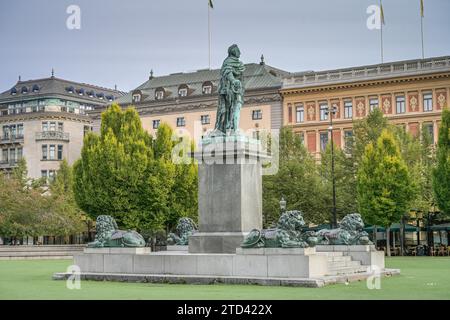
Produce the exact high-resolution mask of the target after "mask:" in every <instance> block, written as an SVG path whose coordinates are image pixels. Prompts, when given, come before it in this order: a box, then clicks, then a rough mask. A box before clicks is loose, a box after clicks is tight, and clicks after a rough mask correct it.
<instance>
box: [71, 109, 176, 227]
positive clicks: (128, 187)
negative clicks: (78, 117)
mask: <svg viewBox="0 0 450 320" xmlns="http://www.w3.org/2000/svg"><path fill="white" fill-rule="evenodd" d="M164 169H165V167H164V165H163V164H162V163H161V162H160V161H158V160H155V159H154V157H153V150H152V138H151V136H150V135H149V134H148V133H147V132H146V131H145V130H144V129H143V128H142V123H141V120H140V118H139V115H138V113H137V112H136V110H135V109H134V108H128V109H127V110H125V111H122V110H121V108H120V107H119V106H118V105H115V104H114V105H112V106H111V107H109V108H108V110H107V111H105V112H104V113H103V114H102V125H101V130H100V136H98V135H96V134H94V133H89V134H88V135H87V136H86V137H85V139H84V145H83V149H82V151H81V158H80V159H79V160H78V161H77V162H76V163H75V164H74V176H75V183H74V193H75V200H76V202H77V203H78V205H79V206H80V208H81V209H82V210H84V211H85V212H86V213H87V214H88V215H89V216H90V217H91V218H92V219H96V217H97V216H99V215H102V214H106V215H111V216H113V217H114V218H115V219H116V220H117V223H118V224H119V225H121V226H123V227H126V228H136V229H138V230H139V229H141V228H146V227H148V226H149V225H154V224H156V225H158V224H159V223H160V221H161V220H162V218H161V215H163V214H164V212H163V210H161V208H162V207H165V206H166V202H165V201H166V200H167V191H166V188H165V186H164V184H163V183H162V180H161V175H162V174H164V173H165V171H164Z"/></svg>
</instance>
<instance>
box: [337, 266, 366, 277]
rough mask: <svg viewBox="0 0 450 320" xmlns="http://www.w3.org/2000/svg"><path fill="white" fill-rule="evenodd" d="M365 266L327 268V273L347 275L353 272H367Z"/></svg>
mask: <svg viewBox="0 0 450 320" xmlns="http://www.w3.org/2000/svg"><path fill="white" fill-rule="evenodd" d="M367 268H368V267H367V266H360V267H340V268H337V269H329V270H328V275H330V276H336V275H347V274H355V273H365V272H367Z"/></svg>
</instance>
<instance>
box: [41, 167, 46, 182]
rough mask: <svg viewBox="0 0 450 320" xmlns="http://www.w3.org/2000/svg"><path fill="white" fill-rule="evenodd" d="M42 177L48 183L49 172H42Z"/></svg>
mask: <svg viewBox="0 0 450 320" xmlns="http://www.w3.org/2000/svg"><path fill="white" fill-rule="evenodd" d="M41 177H42V178H44V179H45V180H46V181H47V177H48V176H47V170H41Z"/></svg>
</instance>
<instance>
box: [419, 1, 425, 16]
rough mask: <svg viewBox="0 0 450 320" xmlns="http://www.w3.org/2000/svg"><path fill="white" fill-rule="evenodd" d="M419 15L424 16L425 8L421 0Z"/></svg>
mask: <svg viewBox="0 0 450 320" xmlns="http://www.w3.org/2000/svg"><path fill="white" fill-rule="evenodd" d="M420 16H421V17H422V18H423V17H425V10H424V7H423V0H420Z"/></svg>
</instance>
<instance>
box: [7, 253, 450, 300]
mask: <svg viewBox="0 0 450 320" xmlns="http://www.w3.org/2000/svg"><path fill="white" fill-rule="evenodd" d="M70 263H71V260H59V261H52V260H40V261H0V299H450V258H446V257H404V258H403V257H398V258H397V257H396V258H389V259H387V267H390V268H400V269H401V270H402V274H401V275H400V276H394V277H390V278H383V279H382V280H381V289H380V290H369V289H367V287H366V282H365V281H362V282H354V283H350V284H349V285H345V284H342V285H332V286H327V287H324V288H319V289H316V288H294V287H264V286H254V285H249V286H242V285H206V286H205V285H169V284H163V285H157V284H144V283H142V284H141V283H116V282H94V281H82V283H81V290H68V289H66V286H65V281H54V280H51V276H52V274H53V273H54V272H62V271H65V270H66V267H67V266H68V265H70Z"/></svg>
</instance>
